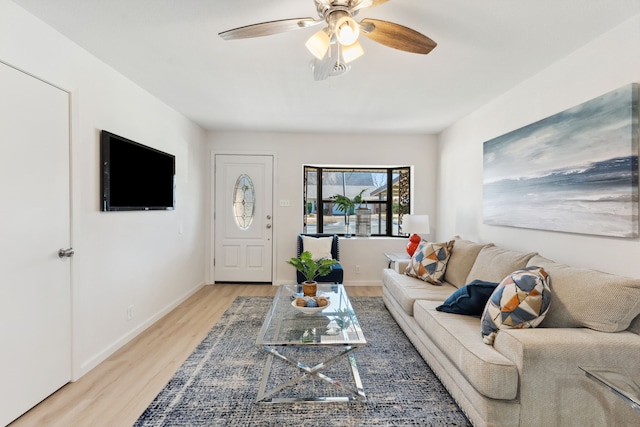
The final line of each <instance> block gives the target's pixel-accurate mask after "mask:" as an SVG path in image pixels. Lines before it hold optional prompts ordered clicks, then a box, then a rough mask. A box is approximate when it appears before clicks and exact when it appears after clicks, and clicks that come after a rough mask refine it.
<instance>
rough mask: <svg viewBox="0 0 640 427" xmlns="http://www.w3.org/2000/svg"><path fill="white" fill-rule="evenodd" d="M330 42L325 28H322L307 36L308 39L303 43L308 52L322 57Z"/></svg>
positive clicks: (319, 57)
mask: <svg viewBox="0 0 640 427" xmlns="http://www.w3.org/2000/svg"><path fill="white" fill-rule="evenodd" d="M330 43H331V41H330V39H329V35H328V34H327V31H326V30H325V29H322V30H320V31H318V32H317V33H315V34H314V35H312V36H311V37H309V40H307V42H306V43H305V46H306V47H307V49H309V52H311V53H312V54H313V56H315V57H316V58H318V59H322V58H324V56H325V55H326V54H327V51H328V50H329V44H330Z"/></svg>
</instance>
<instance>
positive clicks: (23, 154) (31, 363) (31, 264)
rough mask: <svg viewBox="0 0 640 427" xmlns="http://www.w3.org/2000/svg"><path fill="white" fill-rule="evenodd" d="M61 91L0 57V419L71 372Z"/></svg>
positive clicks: (65, 117)
mask: <svg viewBox="0 0 640 427" xmlns="http://www.w3.org/2000/svg"><path fill="white" fill-rule="evenodd" d="M69 197H70V196H69V95H68V93H66V92H64V91H62V90H60V89H58V88H55V87H53V86H51V85H49V84H47V83H44V82H42V81H40V80H38V79H36V78H34V77H32V76H29V75H27V74H24V73H22V72H20V71H18V70H16V69H13V68H11V67H9V66H7V65H4V64H2V63H0V241H1V244H0V343H1V344H0V346H1V347H0V396H1V398H0V425H6V424H8V423H9V422H10V421H12V420H13V419H15V418H17V417H18V416H20V415H21V414H23V413H24V412H26V411H27V410H29V409H30V408H31V407H33V406H34V405H36V404H37V403H38V402H40V401H41V400H42V399H44V398H46V397H47V396H48V395H50V394H51V393H53V392H54V391H56V390H57V389H58V388H60V387H61V386H63V385H64V384H66V383H67V382H68V381H69V380H70V379H71V302H70V299H71V267H70V265H71V260H70V259H69V258H64V259H62V258H59V257H58V250H59V249H61V248H69V247H70V214H69V211H70V208H69Z"/></svg>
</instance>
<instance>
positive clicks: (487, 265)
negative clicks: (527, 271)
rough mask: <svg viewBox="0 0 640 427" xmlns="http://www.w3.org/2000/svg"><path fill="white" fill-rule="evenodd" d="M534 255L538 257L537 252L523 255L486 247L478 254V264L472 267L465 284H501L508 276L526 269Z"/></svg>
mask: <svg viewBox="0 0 640 427" xmlns="http://www.w3.org/2000/svg"><path fill="white" fill-rule="evenodd" d="M534 255H536V253H535V252H530V253H523V252H516V251H510V250H506V249H502V248H498V247H495V246H485V247H484V248H482V249H481V250H480V253H478V257H477V258H476V262H475V263H474V264H473V267H471V270H470V271H469V275H468V276H467V280H466V282H465V283H468V282H470V281H472V280H475V279H480V280H486V281H488V282H501V281H502V279H504V278H505V277H507V275H509V274H511V273H512V272H514V271H516V270H519V269H521V268H524V267H526V266H527V262H528V261H529V260H530V259H531V258H532V257H533V256H534Z"/></svg>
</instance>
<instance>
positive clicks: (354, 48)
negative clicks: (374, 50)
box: [342, 41, 364, 64]
mask: <svg viewBox="0 0 640 427" xmlns="http://www.w3.org/2000/svg"><path fill="white" fill-rule="evenodd" d="M362 55H364V49H362V45H361V44H360V42H358V41H356V42H355V43H352V44H350V45H349V46H342V60H343V61H344V62H345V63H347V64H348V63H349V62H351V61H355V60H356V59H358V58H360V57H361V56H362Z"/></svg>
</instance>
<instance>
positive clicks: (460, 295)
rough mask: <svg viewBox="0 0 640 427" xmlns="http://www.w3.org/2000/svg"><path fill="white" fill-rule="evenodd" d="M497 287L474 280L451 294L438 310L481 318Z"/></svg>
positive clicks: (491, 283) (490, 283) (495, 284)
mask: <svg viewBox="0 0 640 427" xmlns="http://www.w3.org/2000/svg"><path fill="white" fill-rule="evenodd" d="M497 286H498V283H494V282H486V281H484V280H473V281H472V282H469V283H467V284H466V285H464V286H463V287H461V288H459V289H458V290H457V291H455V292H454V293H453V294H451V296H450V297H449V298H447V299H446V300H445V302H444V303H442V305H439V306H438V307H436V310H438V311H444V312H446V313H453V314H467V315H471V316H480V315H481V314H482V311H483V310H484V307H485V306H486V305H487V301H489V298H490V297H491V294H492V293H493V291H494V290H495V288H496V287H497Z"/></svg>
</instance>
